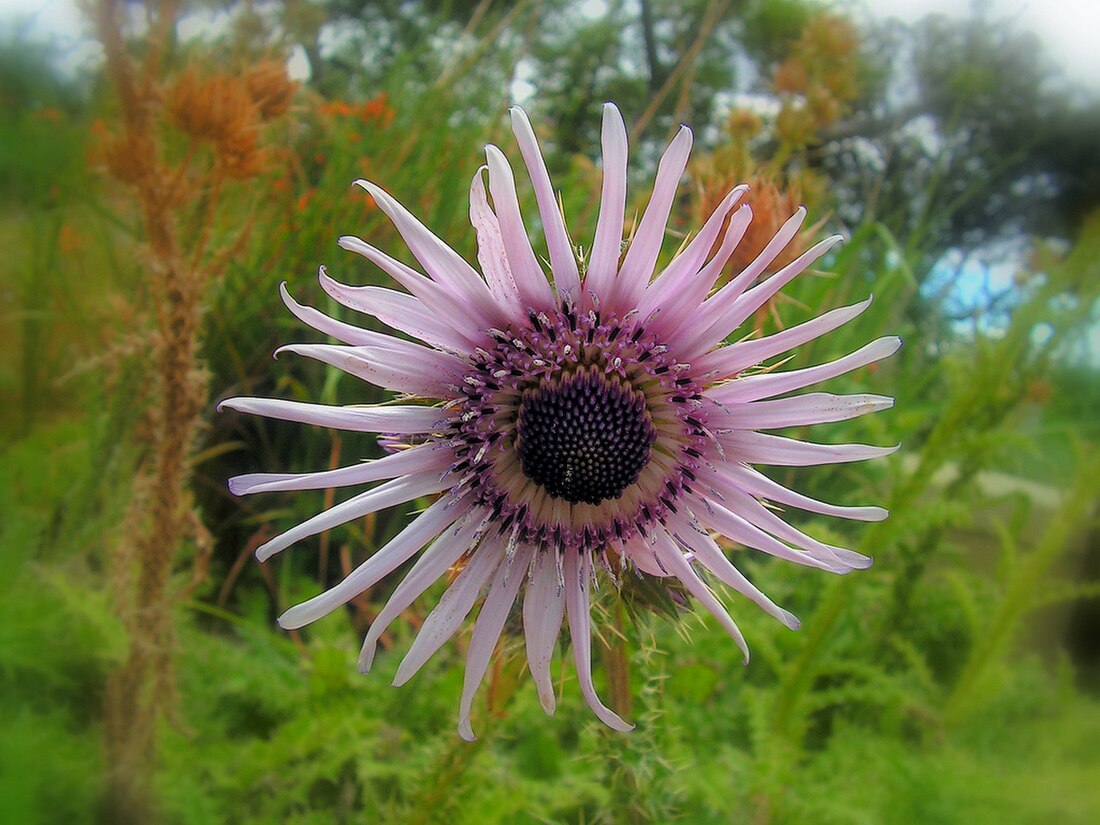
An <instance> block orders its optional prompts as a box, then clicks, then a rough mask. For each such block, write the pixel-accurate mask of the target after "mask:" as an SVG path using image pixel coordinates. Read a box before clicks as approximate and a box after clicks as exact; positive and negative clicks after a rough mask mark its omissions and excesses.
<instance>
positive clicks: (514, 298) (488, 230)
mask: <svg viewBox="0 0 1100 825" xmlns="http://www.w3.org/2000/svg"><path fill="white" fill-rule="evenodd" d="M487 168H488V167H486V166H482V167H481V168H479V169H478V170H477V174H475V175H474V179H473V181H472V182H471V183H470V223H471V224H473V227H474V231H475V232H476V234H477V260H478V263H480V264H481V271H482V273H484V275H485V280H486V281H487V282H488V283H489V291H490V292H492V293H493V296H494V297H495V298H496V299H497V301H498V302H499V303H500V304H501V305H502V306H503V307H505V308H506V310H507V311H508V312H509V313H510V314H511V315H514V316H521V315H522V314H523V310H524V307H523V302H522V300H521V299H520V295H519V288H518V287H517V286H516V280H515V278H513V277H512V271H511V269H510V268H509V266H508V254H507V252H505V250H504V238H503V237H502V236H501V233H500V222H499V221H498V220H497V216H496V215H495V214H493V210H492V209H490V208H489V198H488V197H487V196H486V194H485V181H484V180H482V177H481V173H482V171H483V170H485V169H487Z"/></svg>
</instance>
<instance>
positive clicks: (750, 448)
mask: <svg viewBox="0 0 1100 825" xmlns="http://www.w3.org/2000/svg"><path fill="white" fill-rule="evenodd" d="M718 441H719V442H720V443H721V445H722V446H723V447H724V448H725V449H726V450H727V452H728V453H729V457H730V458H732V459H735V460H737V461H743V462H745V463H746V464H771V465H773V466H775V467H810V466H813V465H816V464H843V463H846V462H849V461H867V460H868V459H871V458H882V457H883V456H888V455H891V454H893V453H896V452H897V451H898V448H899V447H900V446H901V445H897V446H894V447H872V446H871V445H869V444H814V443H812V442H809V441H799V440H797V439H794V438H786V437H784V436H780V435H770V434H768V433H757V432H752V431H750V430H734V431H733V432H728V433H722V434H721V435H719V436H718Z"/></svg>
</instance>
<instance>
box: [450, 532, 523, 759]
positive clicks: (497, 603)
mask: <svg viewBox="0 0 1100 825" xmlns="http://www.w3.org/2000/svg"><path fill="white" fill-rule="evenodd" d="M534 552H535V551H534V548H532V547H531V546H530V545H523V546H521V547H520V548H519V549H517V550H516V554H515V556H513V557H512V558H510V559H505V561H504V562H503V563H501V565H500V567H499V568H497V574H496V577H495V578H494V579H493V584H492V586H491V587H490V588H489V593H488V595H487V596H486V597H485V603H484V604H483V605H482V606H481V611H480V612H479V613H478V614H477V622H476V623H475V624H474V633H473V636H471V637H470V649H469V651H467V653H466V673H465V674H464V676H463V680H462V699H461V701H460V702H459V712H458V734H459V736H461V737H462V738H463V739H465V740H466V741H467V742H472V741H474V739H475V738H477V737H475V736H474V732H473V729H472V728H471V727H470V709H471V707H472V706H473V702H474V694H475V693H476V692H477V689H478V687H479V686H480V685H481V682H482V680H483V679H484V678H485V671H486V670H488V668H489V660H490V659H492V657H493V650H494V649H495V648H496V645H497V640H498V639H499V638H500V632H501V631H502V630H503V629H504V622H505V621H506V620H507V619H508V614H509V613H510V612H511V611H512V605H513V604H515V602H516V594H517V593H519V586H520V584H522V583H523V580H524V578H526V576H527V566H528V565H529V564H530V563H531V556H532V554H533V553H534Z"/></svg>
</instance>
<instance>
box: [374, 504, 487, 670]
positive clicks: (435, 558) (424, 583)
mask: <svg viewBox="0 0 1100 825" xmlns="http://www.w3.org/2000/svg"><path fill="white" fill-rule="evenodd" d="M455 509H456V510H457V511H458V513H459V516H460V517H464V518H465V519H466V521H465V522H463V523H461V525H460V526H459V527H457V528H454V529H449V530H447V531H446V532H444V533H443V534H442V535H441V536H440V537H439V538H437V539H436V540H435V541H434V542H432V545H431V547H429V548H428V549H427V550H425V551H424V553H423V554H422V555H421V556H420V558H419V559H417V560H416V564H414V565H413V568H412V570H410V571H409V573H408V575H407V576H405V578H404V579H402V580H401V584H399V585H398V586H397V588H396V589H395V590H394V591H393V594H392V595H391V596H390V598H389V601H387V602H386V604H385V606H384V607H383V608H382V609H381V610H380V611H378V615H377V616H375V617H374V621H373V622H371V626H370V629H369V630H368V631H367V637H366V639H364V640H363V649H362V650H361V651H360V652H359V672H360V673H369V672H370V668H371V664H372V663H373V662H374V653H375V650H376V649H377V646H378V640H379V638H381V636H382V634H383V633H384V632H385V631H386V628H387V627H389V626H390V622H392V621H393V620H394V619H396V618H397V617H398V616H399V615H401V613H402V612H403V611H405V610H408V609H409V607H410V606H411V605H412V603H413V602H414V601H416V600H417V599H419V598H420V596H421V595H423V593H424V591H425V590H427V589H428V588H429V587H431V586H432V585H433V584H434V583H435V582H436V581H438V580H439V578H440V576H442V575H443V574H444V573H446V572H447V571H448V570H449V569H450V568H451V567H452V566H453V565H454V564H455V562H457V561H458V560H459V558H461V557H462V556H463V555H464V554H465V553H466V551H467V550H469V549H470V547H471V545H473V544H474V542H475V541H476V535H477V531H478V530H479V529H480V528H481V522H482V519H483V518H485V516H486V511H485V510H482V509H476V510H473V511H469V510H467V511H465V512H464V511H463V508H461V507H456V508H455Z"/></svg>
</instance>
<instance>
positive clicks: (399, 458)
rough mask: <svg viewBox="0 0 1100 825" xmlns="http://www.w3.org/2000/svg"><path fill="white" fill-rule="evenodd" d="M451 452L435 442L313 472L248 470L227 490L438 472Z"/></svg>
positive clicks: (315, 486)
mask: <svg viewBox="0 0 1100 825" xmlns="http://www.w3.org/2000/svg"><path fill="white" fill-rule="evenodd" d="M454 460H455V459H454V452H453V451H452V450H450V449H447V448H446V447H442V448H441V447H439V446H438V445H435V444H424V445H421V446H419V447H413V448H412V449H409V450H402V451H401V452H399V453H393V454H391V455H387V456H384V457H382V458H379V459H377V460H375V461H364V462H361V463H359V464H352V465H351V466H350V467H340V468H338V469H335V470H323V471H320V472H316V473H248V474H247V475H241V476H234V477H233V478H231V479H229V492H231V493H233V495H235V496H245V495H252V494H253V493H272V492H276V491H279V490H325V489H328V488H329V487H349V486H351V485H353V484H368V483H370V482H372V481H381V480H382V479H387V478H397V476H403V475H416V474H420V473H426V474H432V473H435V474H438V473H441V472H443V471H444V470H446V469H447V468H448V467H449V466H450V465H451V464H452V463H453V462H454Z"/></svg>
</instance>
